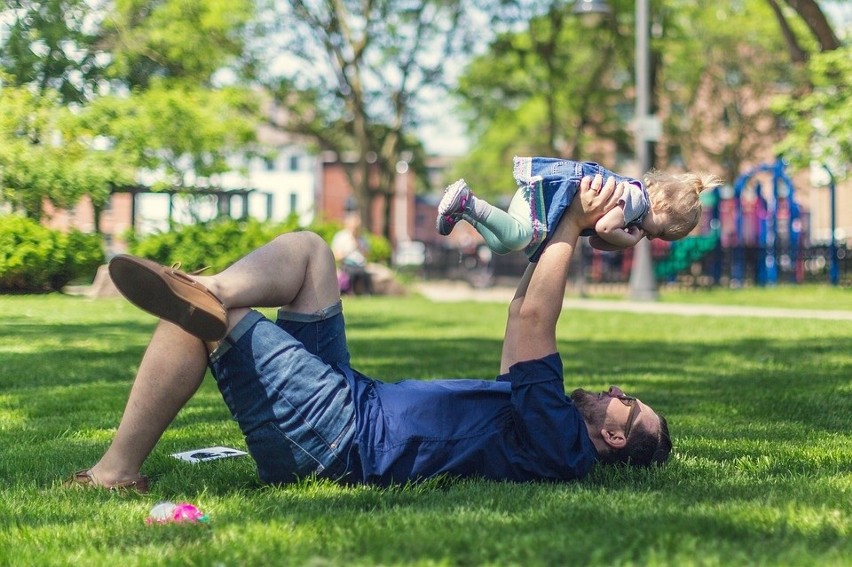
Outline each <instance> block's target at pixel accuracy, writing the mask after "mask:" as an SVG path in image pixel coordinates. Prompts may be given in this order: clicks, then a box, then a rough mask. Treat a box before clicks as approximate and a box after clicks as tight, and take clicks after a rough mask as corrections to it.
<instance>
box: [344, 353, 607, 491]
mask: <svg viewBox="0 0 852 567" xmlns="http://www.w3.org/2000/svg"><path fill="white" fill-rule="evenodd" d="M347 374H349V373H347ZM349 377H350V383H351V385H352V392H353V396H354V401H355V408H356V434H355V441H354V444H355V446H354V448H353V449H354V452H355V455H354V457H355V459H353V462H352V464H353V467H352V468H351V469H350V473H351V474H352V475H353V476H354V477H355V478H352V479H351V480H355V481H361V482H367V483H371V484H379V485H388V484H392V483H404V482H406V481H409V480H417V479H424V478H430V477H434V476H437V475H449V476H460V477H471V476H478V477H484V478H488V479H494V480H509V481H533V480H549V481H562V480H572V479H577V478H581V477H583V476H585V475H586V474H588V472H589V471H590V470H591V468H592V466H593V465H594V463H595V460H596V455H597V453H596V451H595V448H594V446H593V445H592V442H591V439H589V435H588V433H587V431H586V426H585V423H584V422H583V418H582V416H581V415H580V412H579V411H578V410H577V408H576V407H575V405H574V403H573V402H572V401H571V399H570V398H569V397H568V396H566V395H565V390H564V386H563V381H562V360H561V358H560V357H559V355H558V354H557V353H554V354H551V355H548V356H546V357H544V358H541V359H538V360H531V361H525V362H520V363H517V364H515V365H514V366H512V367H511V368H510V370H509V372H508V373H507V374H504V375H501V376H498V377H497V380H496V381H489V380H463V379H458V380H432V381H419V380H405V381H402V382H397V383H384V382H380V381H377V380H372V379H370V378H367V377H365V376H363V375H361V374H359V373H357V372H354V373H352V374H349Z"/></svg>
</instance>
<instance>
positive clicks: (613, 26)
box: [458, 0, 633, 195]
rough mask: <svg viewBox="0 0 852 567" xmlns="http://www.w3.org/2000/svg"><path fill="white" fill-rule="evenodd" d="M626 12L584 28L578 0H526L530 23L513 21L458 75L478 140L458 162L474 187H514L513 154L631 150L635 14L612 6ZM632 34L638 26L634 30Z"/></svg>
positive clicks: (496, 190) (463, 106)
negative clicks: (624, 34)
mask: <svg viewBox="0 0 852 567" xmlns="http://www.w3.org/2000/svg"><path fill="white" fill-rule="evenodd" d="M612 4H613V6H614V8H615V9H616V11H617V14H619V18H613V19H611V20H608V21H606V22H604V25H602V26H598V27H592V28H589V27H586V26H584V24H583V23H582V22H581V21H580V20H579V19H578V17H577V16H576V15H574V14H573V13H572V12H571V9H572V8H573V2H568V1H565V0H549V1H547V2H535V3H533V4H531V5H527V6H526V7H525V8H526V10H525V13H527V14H530V13H532V14H533V15H532V17H529V16H528V19H526V20H520V21H508V22H505V23H504V25H505V27H507V28H508V29H507V30H506V31H503V32H501V33H498V34H497V35H496V36H495V37H494V39H493V40H492V41H491V42H490V44H489V46H488V49H487V51H486V52H485V53H484V54H482V55H481V56H479V57H476V58H474V59H473V60H472V61H471V62H470V64H469V65H467V67H466V68H465V70H464V73H463V74H462V76H461V77H460V79H459V86H458V97H459V99H460V113H461V114H462V115H463V116H464V118H465V121H466V122H467V124H468V130H469V132H470V134H471V137H472V138H473V139H476V140H477V141H478V143H477V144H476V145H475V146H474V148H473V149H472V151H471V152H470V154H469V155H468V156H467V157H466V158H465V159H463V160H461V161H460V162H459V164H458V170H459V171H464V172H465V173H464V174H465V176H466V178H467V179H468V181H470V182H471V183H472V184H473V186H475V187H477V191H479V192H482V193H483V194H486V195H487V194H489V193H491V194H492V195H497V194H506V193H511V192H512V191H513V189H512V187H513V186H514V184H513V182H512V179H511V175H510V174H511V168H510V167H509V166H508V165H507V164H510V163H511V158H512V156H513V155H515V154H521V153H527V154H543V155H554V156H565V157H574V158H588V159H592V158H593V157H594V153H596V152H598V151H599V149H600V148H599V147H598V148H596V149H595V150H591V149H587V148H589V142H591V141H593V140H600V139H608V140H611V141H612V142H613V143H614V144H615V145H616V146H617V147H618V148H620V149H622V150H627V149H628V148H629V147H630V146H629V143H630V137H629V136H628V133H627V131H626V129H625V125H626V122H627V118H628V116H627V113H629V108H630V107H629V104H630V102H629V99H628V98H627V96H626V95H627V92H626V91H628V89H629V88H630V86H631V85H632V81H631V79H630V78H629V66H628V61H629V58H630V52H629V49H630V42H627V41H624V40H623V39H621V38H620V37H619V35H618V34H619V33H620V30H621V29H630V30H632V29H633V20H632V17H633V16H632V10H629V9H628V6H627V4H628V3H626V2H613V3H612ZM628 33H631V32H628Z"/></svg>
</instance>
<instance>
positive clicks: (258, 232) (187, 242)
mask: <svg viewBox="0 0 852 567" xmlns="http://www.w3.org/2000/svg"><path fill="white" fill-rule="evenodd" d="M339 229H340V226H339V225H337V224H335V223H322V224H316V225H313V226H311V227H309V228H308V229H307V230H311V231H313V232H316V233H318V234H319V235H320V236H322V237H323V239H324V240H325V241H326V242H330V241H331V238H332V237H333V236H334V234H335V232H337V230H339ZM296 230H304V229H303V228H301V227H299V226H298V222H297V220H296V219H295V217H294V218H292V219H288V220H286V221H284V222H283V223H263V222H260V221H258V220H255V219H248V220H234V219H216V220H214V221H211V222H208V223H200V224H194V225H182V226H179V227H176V228H175V229H173V230H171V231H169V232H161V233H156V234H152V235H149V236H144V237H135V236H132V235H131V236H130V237H129V238H128V242H129V244H130V252H131V253H132V254H135V255H137V256H143V257H145V258H150V259H152V260H154V261H156V262H159V263H160V264H165V265H169V264H174V263H177V262H180V263H181V268H182V269H183V270H187V271H193V270H196V269H200V268H203V267H209V268H212V270H213V272H220V271H222V270H224V269H225V268H227V267H228V266H230V265H231V264H233V263H234V262H235V261H237V260H238V259H239V258H241V257H243V256H245V255H246V254H248V253H249V252H251V251H252V250H254V249H255V248H258V247H260V246H262V245H264V244H266V243H267V242H269V241H270V240H272V239H273V238H275V237H276V236H278V235H280V234H284V233H286V232H293V231H296ZM370 249H371V254H370V260H371V261H387V260H388V259H389V258H390V244H389V243H388V242H387V240H386V239H384V238H382V237H380V236H375V235H370Z"/></svg>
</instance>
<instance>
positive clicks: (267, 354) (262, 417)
mask: <svg viewBox="0 0 852 567" xmlns="http://www.w3.org/2000/svg"><path fill="white" fill-rule="evenodd" d="M348 365H349V349H348V347H347V345H346V333H345V325H344V320H343V311H342V307H341V304H340V303H337V304H335V305H332V306H331V307H328V308H326V309H324V310H322V311H320V312H318V313H313V314H304V313H293V312H288V311H284V310H283V309H282V310H280V311H279V312H278V320H277V321H276V322H275V323H273V322H272V321H270V320H269V319H266V318H265V317H264V316H263V315H261V314H260V313H258V312H257V311H250V312H249V313H248V314H247V315H246V316H245V317H244V318H243V319H242V320H241V321H240V322H239V323H237V325H236V326H235V327H234V329H232V330H231V332H230V333H229V334H228V336H227V337H226V338H225V339H224V340H223V341H222V343H221V345H220V346H219V348H218V349H216V351H215V352H213V353H212V354H211V355H210V367H211V369H212V371H213V375H214V377H215V378H216V383H217V385H218V386H219V391H220V392H221V393H222V397H223V398H224V400H225V403H226V404H227V406H228V408H229V409H230V410H231V415H233V417H234V419H235V420H236V421H237V423H239V426H240V429H241V430H242V432H243V434H244V435H245V438H246V444H247V446H248V451H249V453H250V454H251V456H252V458H253V459H254V460H255V462H256V463H257V472H258V475H259V476H260V478H261V480H263V481H264V482H268V483H283V482H293V481H295V480H298V479H300V478H304V477H307V476H311V475H317V476H319V477H323V478H331V479H335V480H337V479H340V478H341V477H343V476H344V475H345V474H346V472H347V467H348V459H349V453H350V450H351V448H352V439H353V437H354V434H355V409H354V405H353V400H352V393H351V390H350V387H349V383H348V382H347V380H346V377H345V375H344V374H343V372H342V371H341V370H340V367H341V366H348Z"/></svg>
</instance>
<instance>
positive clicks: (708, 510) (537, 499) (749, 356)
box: [0, 296, 852, 566]
mask: <svg viewBox="0 0 852 567" xmlns="http://www.w3.org/2000/svg"><path fill="white" fill-rule="evenodd" d="M797 303H798V304H802V306H806V305H808V304H816V303H818V300H813V301H811V300H809V299H807V298H806V297H804V296H802V297H799V301H797ZM0 308H2V312H3V315H4V321H3V324H2V326H0V447H2V449H0V487H2V499H0V565H15V566H18V565H38V566H43V565H75V566H76V565H110V566H113V565H235V566H242V565H312V566H326V565H335V566H336V565H345V566H349V565H447V566H449V565H470V566H474V565H476V566H478V565H501V566H502V565H517V566H538V565H543V566H544V565H547V566H549V565H559V566H561V565H678V566H680V565H814V566H826V565H852V322H845V321H840V322H834V321H832V322H826V321H816V320H807V319H801V320H797V319H757V318H730V317H726V318H714V317H677V316H671V315H666V316H662V315H660V316H655V315H642V316H639V315H634V314H619V313H597V312H587V311H566V312H565V313H564V314H563V317H562V319H561V321H560V327H559V332H560V336H561V338H562V340H561V341H560V342H559V349H560V353H561V355H562V358H563V360H564V362H565V368H566V376H567V378H566V388H567V389H571V388H573V387H575V386H583V387H588V388H593V389H598V388H600V389H603V388H605V387H607V386H609V385H610V384H617V385H620V386H622V387H623V388H624V389H625V390H626V391H628V392H629V393H633V394H636V395H638V396H640V397H641V398H643V400H645V401H647V402H649V403H650V404H652V405H653V406H655V407H656V408H657V409H658V410H659V411H660V412H661V413H663V414H664V415H666V417H667V418H668V420H669V423H670V426H671V431H672V435H673V437H674V442H675V456H674V459H673V460H672V461H671V463H670V464H669V465H668V466H666V467H663V468H660V469H655V470H644V471H643V470H629V469H622V468H603V467H599V468H598V469H597V470H596V471H595V472H594V473H593V474H592V475H591V477H590V478H588V479H586V480H584V481H581V482H575V483H568V484H559V485H552V484H528V485H519V484H507V483H493V482H484V481H464V482H443V483H437V482H432V483H428V482H427V483H424V484H420V485H416V486H407V487H400V488H394V489H378V488H372V487H339V486H334V485H331V484H328V483H323V482H316V481H305V482H304V483H302V484H299V485H294V486H287V487H266V486H262V485H261V484H260V483H259V482H258V481H257V479H256V475H255V472H254V468H253V465H252V462H251V461H250V460H249V459H248V458H243V459H230V460H225V461H217V462H210V463H205V464H198V465H190V464H187V463H183V462H180V461H177V460H176V459H174V458H172V457H170V456H169V455H170V454H171V453H173V452H177V451H183V450H188V449H193V448H199V447H205V446H210V445H228V446H232V447H237V448H244V444H243V441H242V436H241V434H240V432H239V430H238V428H237V426H236V424H235V423H233V422H232V421H230V419H229V415H228V411H227V409H226V408H225V406H224V404H223V403H222V401H221V398H220V396H219V393H218V391H217V389H216V386H215V384H214V383H213V381H212V379H209V378H208V379H207V380H205V383H204V385H203V386H202V388H201V390H200V392H199V393H198V395H197V396H196V397H195V398H194V399H193V400H192V402H191V403H190V405H189V406H188V407H187V408H186V409H185V410H184V411H183V412H182V413H181V414H180V415H179V416H178V418H177V420H176V422H175V423H174V424H173V426H172V427H171V428H170V429H169V430H168V431H167V432H166V435H165V436H164V438H163V440H162V442H161V443H160V445H158V447H157V449H156V450H155V452H154V454H153V455H152V456H151V458H150V459H149V460H148V462H147V463H146V465H145V468H144V470H143V472H145V473H146V474H148V475H150V476H152V477H153V478H154V480H155V482H154V484H153V486H152V492H151V493H150V494H148V495H132V494H112V493H107V492H101V491H87V490H68V489H63V488H60V482H61V480H62V479H63V478H64V477H66V476H67V475H68V474H69V473H71V472H72V471H74V470H76V469H80V468H84V467H86V466H88V465H90V464H92V463H93V462H94V461H95V460H96V459H97V458H98V457H99V456H100V454H101V453H102V452H103V450H104V449H105V448H106V446H107V444H108V442H109V440H110V438H111V436H112V434H113V431H114V428H115V426H116V424H117V422H118V420H119V418H120V416H121V412H122V409H123V404H124V401H125V399H126V396H127V393H128V390H129V388H130V384H131V381H132V377H133V374H134V371H135V367H136V365H137V364H138V362H139V360H140V357H141V356H142V352H143V350H144V348H145V345H146V342H147V337H148V334H149V333H150V331H151V329H152V328H153V324H154V320H153V318H151V317H149V316H147V315H145V314H144V313H141V312H140V311H138V310H136V309H135V308H133V307H131V306H129V305H128V304H126V303H124V302H122V301H120V300H99V301H93V300H88V299H83V298H74V297H63V296H44V297H0ZM345 309H346V314H347V319H348V322H349V325H348V335H349V338H350V343H351V349H352V354H353V360H354V361H355V363H356V364H355V366H356V367H357V368H359V369H360V370H362V371H363V372H365V373H366V374H368V375H372V376H374V377H376V378H380V379H385V380H396V379H399V378H403V377H406V378H412V377H413V378H419V379H432V378H439V377H440V378H445V377H465V378H493V377H494V376H495V375H496V373H497V371H498V361H499V353H500V341H501V336H502V330H503V326H504V319H505V311H506V308H505V305H501V304H497V303H493V304H492V303H482V304H480V303H476V304H440V303H431V302H429V301H427V300H425V299H422V298H419V297H408V298H352V299H347V300H346V302H345ZM160 500H171V501H176V502H177V501H188V502H191V503H194V504H196V505H197V506H199V507H200V508H201V509H202V510H203V511H204V512H206V513H207V514H208V516H209V518H210V521H209V522H208V523H207V524H204V525H166V526H146V525H145V523H144V520H145V517H146V516H147V514H148V511H149V510H150V508H151V507H152V506H153V505H154V504H155V503H156V502H158V501H160Z"/></svg>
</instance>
